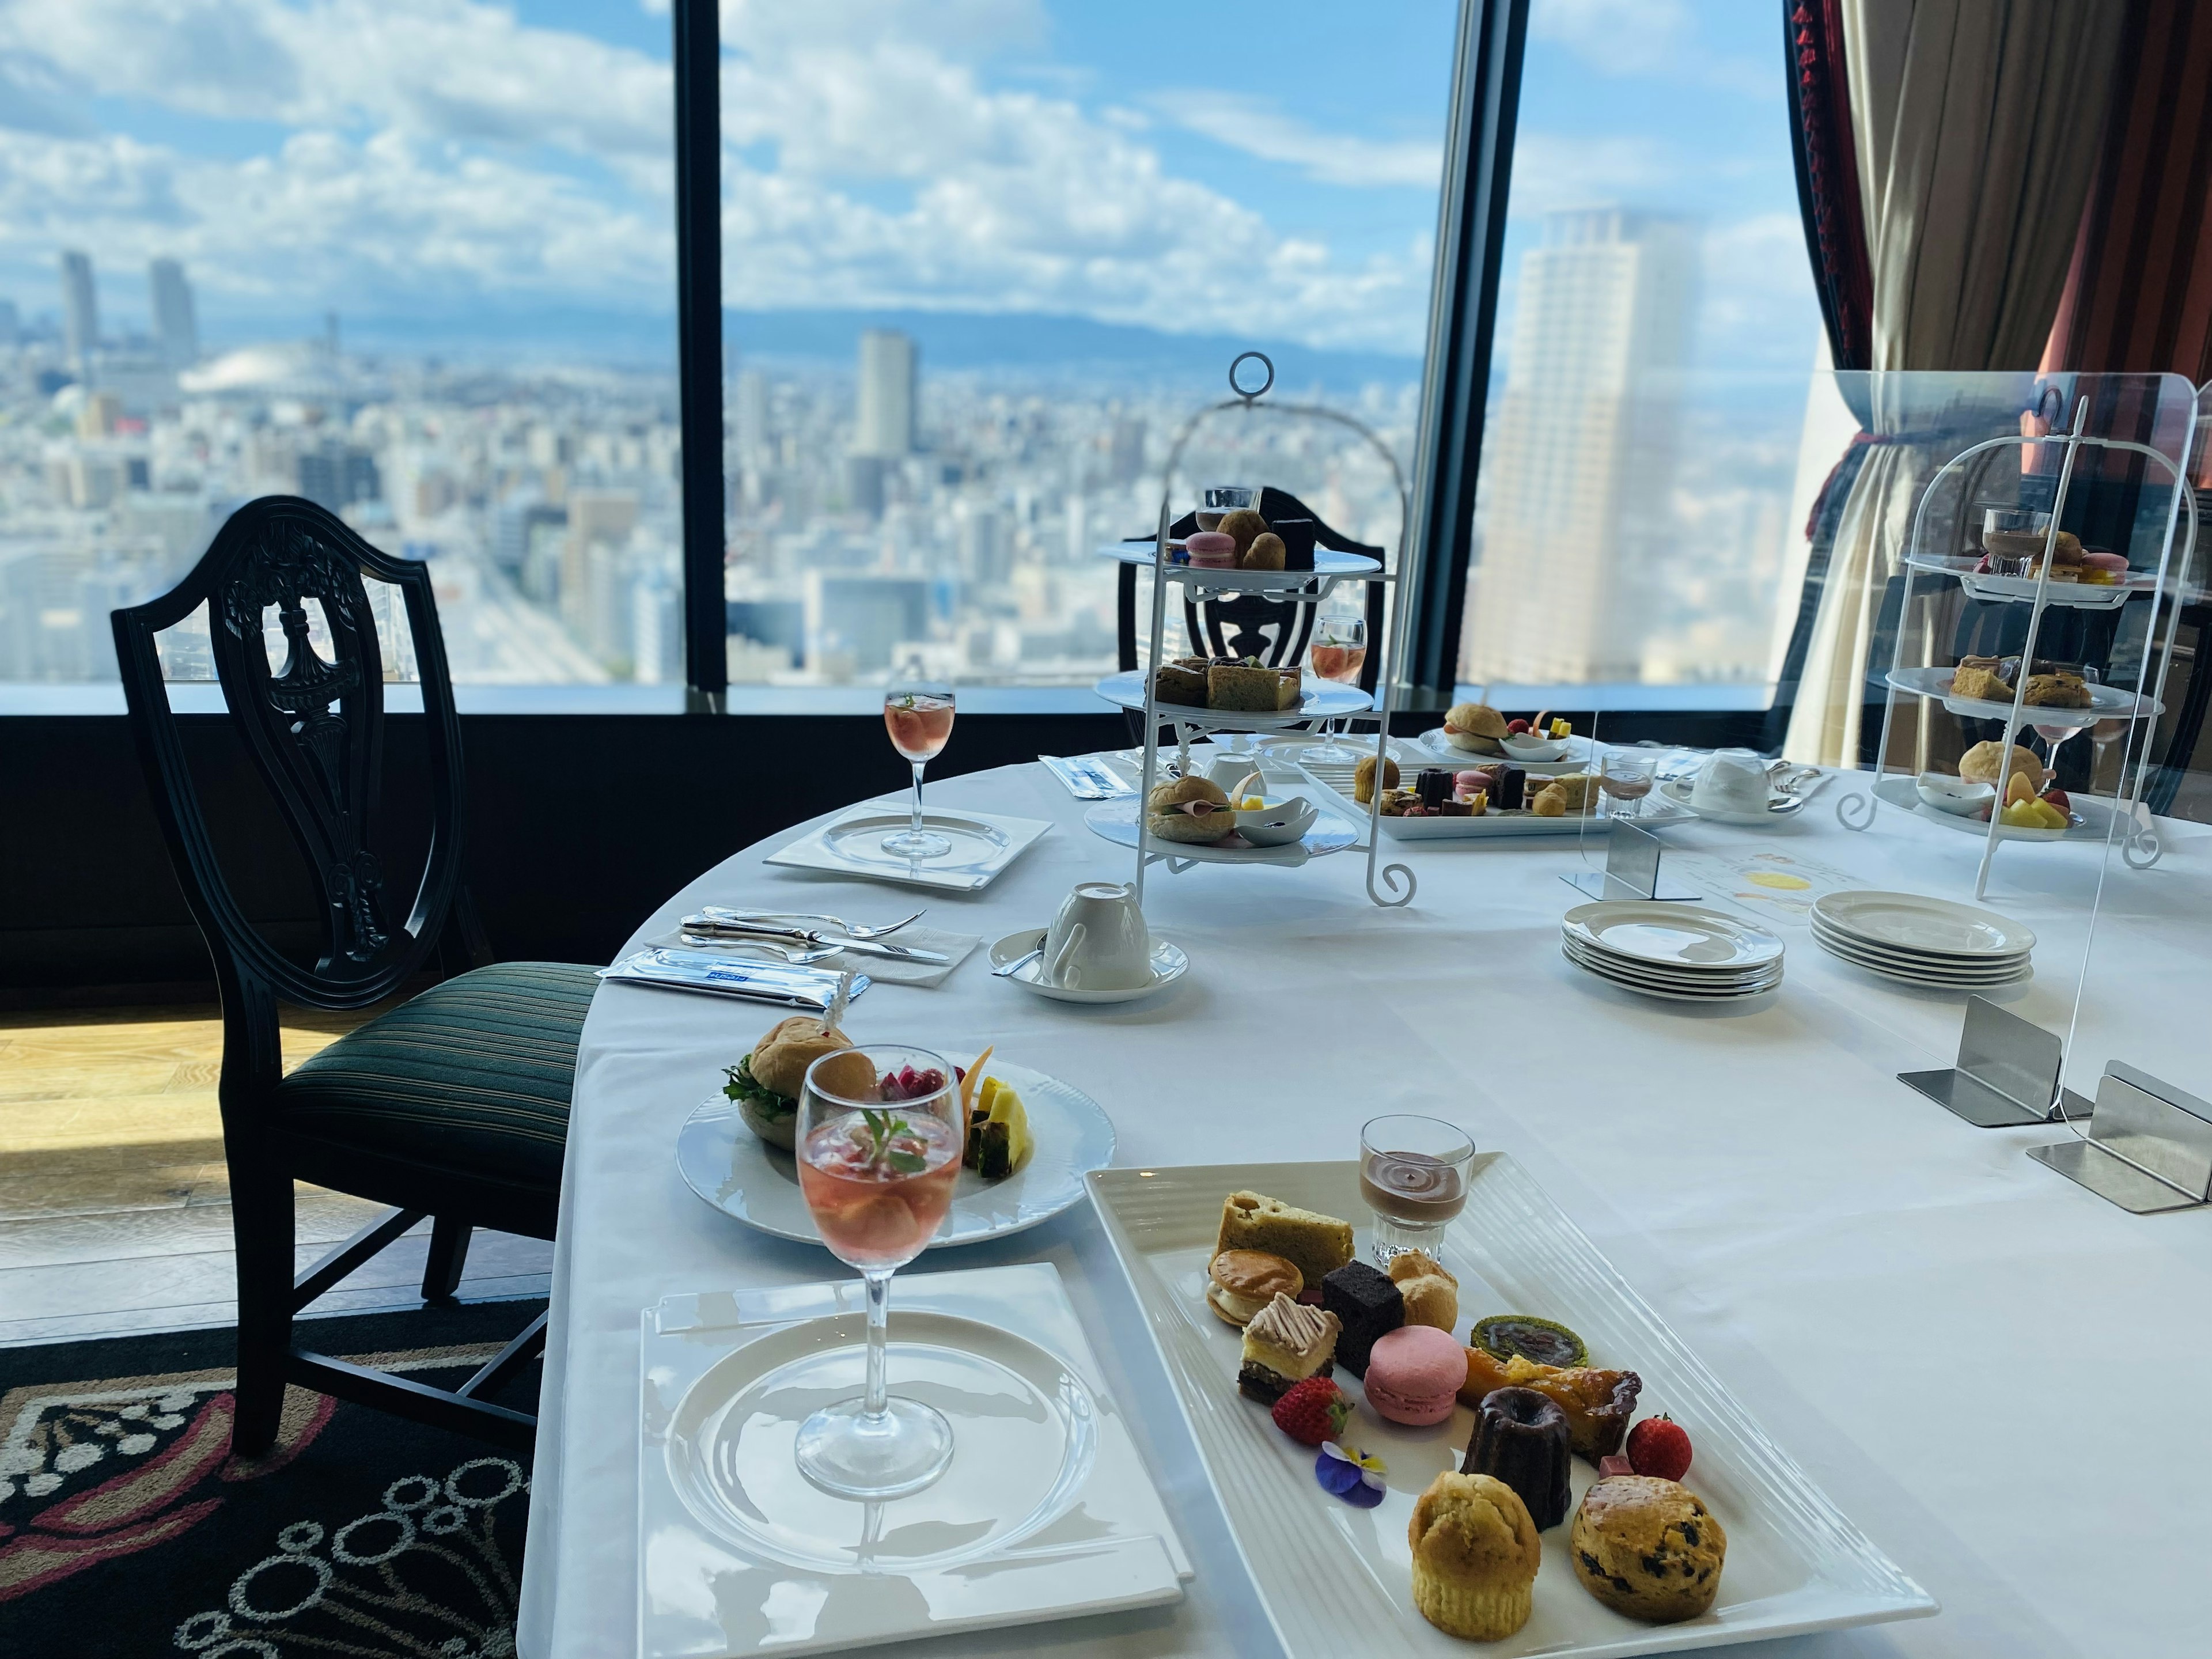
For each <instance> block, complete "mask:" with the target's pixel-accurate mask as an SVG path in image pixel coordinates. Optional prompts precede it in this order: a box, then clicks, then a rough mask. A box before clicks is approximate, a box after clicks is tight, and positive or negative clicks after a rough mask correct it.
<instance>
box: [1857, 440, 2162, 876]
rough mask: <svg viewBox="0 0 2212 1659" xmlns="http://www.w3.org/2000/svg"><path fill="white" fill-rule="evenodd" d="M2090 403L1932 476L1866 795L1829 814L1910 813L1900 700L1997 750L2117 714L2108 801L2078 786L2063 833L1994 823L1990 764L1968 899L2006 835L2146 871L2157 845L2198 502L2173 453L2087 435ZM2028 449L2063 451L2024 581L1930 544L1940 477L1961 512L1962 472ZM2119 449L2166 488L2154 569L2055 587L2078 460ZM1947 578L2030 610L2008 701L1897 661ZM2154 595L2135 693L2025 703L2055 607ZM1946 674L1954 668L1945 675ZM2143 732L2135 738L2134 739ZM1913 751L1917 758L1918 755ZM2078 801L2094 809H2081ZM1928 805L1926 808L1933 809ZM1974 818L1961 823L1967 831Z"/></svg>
mask: <svg viewBox="0 0 2212 1659" xmlns="http://www.w3.org/2000/svg"><path fill="white" fill-rule="evenodd" d="M2088 413H2089V400H2088V399H2087V398H2081V400H2080V401H2079V402H2077V403H2076V404H2075V410H2074V419H2073V422H2072V425H2071V428H2070V429H2069V430H2068V431H2065V432H2053V433H2050V434H2048V435H2021V436H2014V435H2010V434H2007V435H2003V436H2001V437H1996V438H1990V439H1985V440H1984V441H1982V442H1980V443H1978V444H1974V445H1972V446H1971V447H1967V448H1966V449H1962V450H1960V452H1959V453H1957V454H1956V455H1954V456H1953V457H1952V458H1951V459H1949V460H1948V461H1946V462H1945V463H1944V464H1943V465H1942V466H1941V467H1939V468H1937V469H1936V471H1935V473H1934V474H1933V475H1932V476H1931V477H1929V481H1928V486H1927V488H1926V489H1924V490H1923V491H1922V493H1921V496H1920V501H1919V504H1918V506H1917V507H1916V508H1915V510H1914V512H1913V515H1912V533H1911V537H1910V538H1908V539H1907V541H1906V543H1905V592H1904V594H1903V599H1902V603H1901V605H1899V611H1898V624H1897V641H1896V645H1895V647H1894V649H1893V653H1892V656H1891V661H1890V666H1889V671H1888V672H1887V674H1886V675H1885V676H1884V677H1883V686H1884V692H1885V696H1884V699H1883V702H1882V712H1881V744H1880V745H1879V746H1878V747H1877V748H1876V749H1875V779H1874V787H1873V790H1872V792H1871V793H1865V794H1860V793H1847V794H1845V795H1844V796H1843V797H1842V798H1841V799H1838V801H1837V803H1836V816H1837V818H1838V820H1839V821H1840V822H1841V823H1843V824H1844V827H1845V828H1847V829H1867V828H1868V827H1869V826H1870V825H1871V824H1872V823H1873V822H1874V820H1875V812H1876V810H1877V804H1880V805H1891V806H1896V807H1899V808H1901V809H1903V810H1905V811H1916V810H1919V796H1918V769H1917V765H1916V768H1915V769H1914V771H1913V772H1912V773H1911V774H1901V775H1891V773H1890V771H1889V743H1890V733H1891V730H1892V728H1893V725H1894V724H1895V721H1896V717H1897V712H1898V704H1899V699H1900V698H1905V699H1909V700H1910V701H1911V706H1912V707H1915V708H1917V707H1918V706H1919V705H1920V704H1921V703H1922V702H1929V701H1933V702H1941V703H1942V705H1943V706H1944V707H1945V708H1947V709H1948V710H1949V711H1950V712H1951V713H1952V714H1956V715H1959V716H1960V717H1962V718H1966V719H1984V720H1996V719H2002V720H2003V721H2004V734H2003V737H2002V739H2001V741H2002V744H2003V749H2002V751H2001V752H2002V753H2003V754H2005V755H2007V756H2009V754H2010V753H2011V750H2012V745H2013V744H2014V741H2015V738H2017V737H2018V736H2019V734H2020V731H2021V727H2022V726H2064V727H2070V728H2072V729H2073V730H2074V731H2076V732H2079V731H2081V730H2083V729H2084V728H2087V727H2088V726H2095V725H2099V724H2100V723H2102V722H2104V721H2106V720H2120V721H2123V722H2124V723H2125V726H2126V732H2127V736H2126V742H2125V747H2124V749H2123V751H2122V754H2121V761H2120V770H2119V774H2118V776H2117V777H2116V778H2115V779H2114V781H2113V792H2112V797H2111V799H2109V800H2106V799H2098V798H2095V797H2093V796H2091V795H2089V794H2087V793H2082V794H2079V795H2076V796H2075V797H2074V799H2075V802H2076V803H2077V804H2078V805H2077V811H2076V812H2075V817H2078V818H2079V819H2080V822H2078V823H2074V824H2072V825H2070V826H2069V828H2067V829H2064V830H2063V831H2062V830H2057V829H2051V830H2027V829H2020V828H2017V827H2015V826H2013V825H2008V824H2007V823H2004V822H2003V821H2002V817H2003V807H2004V786H2005V780H2006V777H2007V775H2008V768H2006V767H2002V766H2001V767H2000V768H1999V781H1998V784H1997V786H1996V796H1995V798H1994V799H1993V800H1992V801H1991V804H1990V818H1989V828H1988V831H1987V833H1986V834H1985V835H1984V837H1983V845H1982V857H1981V863H1980V866H1979V867H1978V870H1977V871H1976V872H1975V877H1974V896H1975V897H1976V898H1977V899H1979V898H1982V897H1984V896H1986V893H1987V890H1988V887H1989V881H1990V864H1991V863H1992V862H1993V861H1994V860H1995V859H1996V850H1997V848H1998V847H1999V846H2000V845H2001V844H2002V843H2003V842H2006V841H2010V840H2021V839H2025V840H2037V841H2042V840H2063V841H2090V842H2107V843H2109V842H2112V841H2115V840H2117V841H2118V842H2119V846H2120V852H2121V856H2122V857H2123V858H2124V859H2125V860H2127V862H2128V865H2129V866H2130V868H2132V869H2137V870H2143V869H2148V868H2149V867H2150V866H2152V865H2154V864H2155V863H2157V862H2158V860H2159V855H2160V852H2161V851H2162V850H2163V849H2162V847H2161V845H2160V839H2159V835H2158V830H2157V827H2156V824H2155V823H2154V820H2153V819H2152V818H2151V817H2150V816H2149V815H2148V813H2146V812H2145V811H2143V810H2142V794H2143V788H2144V786H2145V783H2146V781H2148V778H2149V776H2150V773H2151V770H2152V768H2151V763H2150V750H2151V741H2152V738H2153V735H2154V731H2155V726H2156V721H2157V719H2158V716H2159V714H2160V713H2161V712H2162V710H2163V708H2164V705H2163V704H2162V703H2161V702H2160V701H2159V699H2158V696H2157V690H2158V689H2160V688H2162V687H2163V686H2164V685H2165V684H2166V675H2167V673H2168V671H2170V670H2171V668H2172V663H2173V648H2174V636H2175V635H2176V633H2177V632H2178V631H2179V624H2180V617H2181V608H2182V599H2183V590H2184V587H2185V583H2186V580H2187V579H2188V577H2189V574H2190V573H2191V569H2192V568H2193V556H2194V554H2195V552H2196V548H2197V501H2196V496H2195V495H2194V494H2193V493H2192V492H2191V489H2190V488H2189V483H2188V480H2187V479H2186V478H2185V477H2183V476H2182V473H2181V471H2180V469H2179V467H2177V466H2176V465H2175V464H2174V462H2173V459H2172V457H2170V456H2168V455H2167V454H2166V453H2165V452H2164V451H2163V450H2160V449H2155V448H2154V447H2151V446H2150V445H2148V444H2144V443H2137V442H2135V441H2131V440H2129V439H2124V438H2115V437H2100V436H2097V435H2093V434H2091V433H2090V432H2088V431H2087V425H2088ZM2037 444H2054V445H2057V446H2059V447H2060V449H2061V457H2060V460H2059V467H2058V482H2057V489H2056V491H2055V494H2054V495H2053V499H2052V501H2051V515H2050V516H2051V522H2050V526H2049V527H2048V529H2047V530H2046V531H2045V533H2044V543H2043V556H2042V559H2041V562H2039V565H2038V566H2037V569H2036V574H2035V575H2034V577H2033V579H2030V578H2025V577H2008V576H1993V575H1990V574H1986V573H1984V572H1982V571H1981V570H1979V569H1978V568H1977V567H1978V562H1977V561H1976V560H1974V559H1973V558H1972V557H1962V556H1954V555H1948V554H1944V553H1939V552H1937V551H1936V550H1933V549H1932V548H1931V547H1930V546H1929V544H1928V540H1927V535H1928V525H1929V505H1930V503H1932V502H1933V501H1935V499H1936V492H1937V489H1938V488H1939V486H1941V485H1942V483H1944V481H1945V480H1946V479H1947V478H1949V477H1952V476H1953V475H1954V474H1957V475H1959V476H1960V485H1961V493H1962V501H1961V506H1960V511H1961V513H1966V512H1969V511H1971V509H1972V503H1971V502H1967V501H1964V500H1963V495H1964V487H1965V483H1966V476H1967V475H1968V473H1969V469H1970V468H1971V466H1972V463H1973V462H1974V461H1975V460H1976V459H1977V458H1978V457H1980V456H1983V455H1985V454H1988V453H1991V452H1994V451H1996V450H2000V449H2004V448H2008V447H2021V448H2022V449H2023V450H2025V449H2026V448H2027V447H2031V446H2033V445H2037ZM2089 449H2098V450H2105V451H2120V452H2124V453H2129V454H2134V455H2142V456H2145V457H2148V459H2150V460H2152V461H2154V462H2155V463H2156V464H2157V465H2159V466H2160V468H2161V469H2163V471H2164V473H2165V475H2166V477H2169V478H2171V479H2172V482H2173V484H2174V486H2175V488H2174V490H2173V495H2172V501H2171V502H2170V503H2169V506H2168V510H2167V516H2166V527H2165V533H2164V534H2163V535H2162V536H2161V537H2160V540H2159V556H2158V568H2157V569H2156V570H2155V571H2131V572H2130V573H2129V574H2128V575H2127V577H2126V578H2125V579H2124V580H2122V581H2118V582H2114V583H2109V584H2092V583H2081V582H2053V581H2052V580H2051V566H2052V564H2053V563H2054V562H2055V555H2056V552H2057V543H2058V532H2059V527H2060V526H2061V524H2062V523H2063V521H2064V518H2065V513H2066V498H2067V492H2068V490H2069V488H2070V487H2071V485H2072V483H2073V481H2074V472H2075V463H2076V462H2077V460H2078V459H2080V457H2081V453H2082V452H2083V451H2084V450H2089ZM2177 519H2178V520H2179V527H2180V528H2181V529H2182V531H2183V535H2184V540H2183V545H2182V549H2181V552H2180V555H2179V558H2178V559H2177V558H2176V557H2175V556H2174V539H2175V538H2174V531H2175V529H2176V523H2177ZM1944 578H1948V579H1951V580H1956V581H1958V582H1959V583H1960V586H1962V587H1963V588H1964V589H1965V590H1966V593H1967V595H1968V597H1970V598H1972V599H1982V600H1987V601H1993V602H1996V603H2000V604H2012V605H2029V606H2032V607H2033V609H2032V610H2031V611H2029V614H2028V619H2027V637H2026V638H2025V639H2024V640H2023V641H2022V642H2021V648H2020V663H2021V666H2020V669H2019V671H2017V672H2016V673H2015V675H2014V676H2013V678H2014V680H2015V682H2016V684H2015V685H2014V687H2013V696H2012V702H2010V703H2002V702H1984V701H1981V700H1979V699H1975V698H1960V697H1957V696H1953V695H1951V692H1950V681H1949V680H1948V678H1945V677H1944V673H1943V671H1942V669H1940V668H1939V667H1936V666H1935V665H1926V666H1920V667H1908V666H1907V665H1906V664H1905V642H1906V640H1907V638H1908V637H1909V636H1911V635H1913V634H1914V633H1915V632H1916V631H1917V630H1916V629H1913V628H1912V627H1911V626H1910V625H1909V621H1910V618H1911V617H1912V616H1913V614H1914V612H1913V609H1912V603H1913V599H1914V598H1915V597H1916V596H1915V592H1914V587H1915V584H1916V580H1920V581H1923V584H1925V583H1926V582H1927V579H1936V580H1941V579H1944ZM1938 591H1939V590H1938V589H1936V587H1934V586H1932V585H1923V592H1921V593H1920V594H1919V596H1918V597H1920V598H1922V599H1928V598H1930V597H1933V596H1934V595H1935V594H1936V592H1938ZM2146 592H2147V593H2148V594H2149V595H2150V596H2151V605H2152V611H2151V616H2150V619H2149V622H2148V626H2147V627H2146V629H2145V630H2144V635H2143V639H2144V649H2143V651H2142V653H2141V655H2140V657H2139V659H2138V660H2137V663H2136V684H2135V686H2134V689H2133V690H2128V689H2126V688H2124V687H2117V686H2100V687H2098V688H2096V690H2097V691H2100V692H2102V693H2104V694H2105V695H2104V696H2103V697H2102V699H2101V700H2100V701H2099V702H2096V703H2094V704H2093V706H2092V707H2090V708H2051V707H2048V706H2045V705H2042V704H2035V705H2031V704H2030V703H2029V702H2027V682H2028V677H2029V668H2030V665H2032V664H2033V662H2034V661H2035V647H2036V642H2037V639H2038V636H2039V634H2040V633H2041V631H2042V627H2043V619H2044V617H2045V614H2046V613H2047V612H2048V611H2050V610H2051V608H2052V607H2053V606H2057V607H2060V608H2063V609H2072V610H2100V611H2118V610H2120V609H2121V608H2123V607H2124V606H2125V605H2127V604H2128V603H2129V601H2130V599H2133V598H2134V597H2135V596H2136V595H2137V594H2139V593H2146ZM2161 623H2163V625H2164V628H2165V630H2166V633H2165V639H2164V641H2163V643H2157V644H2155V648H2154V643H2155V642H2156V641H2158V638H2159V629H2160V624H2161ZM2154 659H2155V660H2156V663H2157V673H2156V676H2155V678H2153V676H2152V671H2151V665H2152V663H2153V660H2154ZM1954 672H1955V671H1954ZM2138 734H2140V736H2138ZM1916 760H1917V756H1916ZM2078 806H2087V807H2089V808H2091V809H2093V810H2092V811H2088V812H2086V813H2085V812H2081V811H2079V810H2078ZM1934 810H1935V809H1932V808H1931V809H1927V811H1934ZM1968 823H1971V821H1960V824H1959V827H1966V826H1967V824H1968Z"/></svg>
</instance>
